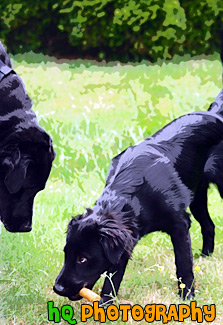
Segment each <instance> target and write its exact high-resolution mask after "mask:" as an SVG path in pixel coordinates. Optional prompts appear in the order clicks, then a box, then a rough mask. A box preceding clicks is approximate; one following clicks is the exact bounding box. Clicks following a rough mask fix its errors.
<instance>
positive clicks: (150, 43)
mask: <svg viewBox="0 0 223 325" xmlns="http://www.w3.org/2000/svg"><path fill="white" fill-rule="evenodd" d="M0 10H1V12H2V19H1V22H0V38H2V39H3V40H4V41H5V42H6V44H7V45H8V46H9V49H10V51H12V52H13V53H15V52H18V50H23V51H29V50H33V51H42V52H43V53H47V54H51V55H52V54H54V55H69V56H72V57H74V58H77V57H82V58H84V57H85V58H86V57H88V58H97V59H106V60H120V61H123V62H125V61H129V60H136V61H138V60H142V59H149V60H151V61H156V60H157V59H158V58H161V59H163V58H164V59H166V58H172V57H173V55H174V54H178V55H183V54H185V53H189V54H191V55H198V54H201V53H204V54H210V53H213V51H216V50H217V51H218V50H219V48H220V36H219V30H220V24H221V18H220V17H221V15H222V11H223V3H222V1H221V0H212V1H210V0H204V1H202V2H200V1H199V0H194V1H193V2H191V1H186V0H181V1H179V0H165V1H163V0H137V1H136V0H91V1H89V0H82V1H73V0H66V1H62V0H58V1H57V2H54V1H50V0H42V1H40V0H36V1H35V2H33V3H32V6H30V3H29V2H28V1H26V0H16V1H12V0H11V1H10V0H9V1H6V0H2V1H1V2H0Z"/></svg>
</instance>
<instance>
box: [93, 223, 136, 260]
mask: <svg viewBox="0 0 223 325" xmlns="http://www.w3.org/2000/svg"><path fill="white" fill-rule="evenodd" d="M99 236H100V243H101V245H102V247H103V250H104V253H105V256H106V257H107V259H108V260H109V262H110V263H111V264H113V265H115V264H118V263H119V261H120V259H121V257H122V256H123V255H124V254H127V255H128V256H129V257H130V256H131V252H132V250H133V247H134V245H135V240H134V238H133V237H132V235H131V232H130V231H129V230H128V229H127V228H126V227H125V226H124V225H123V224H121V223H120V224H118V223H117V221H116V220H115V218H114V219H113V218H111V219H107V218H106V220H104V221H103V222H100V225H99Z"/></svg>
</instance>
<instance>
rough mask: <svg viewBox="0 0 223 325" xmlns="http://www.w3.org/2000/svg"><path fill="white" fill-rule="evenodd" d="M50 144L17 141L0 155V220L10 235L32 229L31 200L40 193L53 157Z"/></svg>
mask: <svg viewBox="0 0 223 325" xmlns="http://www.w3.org/2000/svg"><path fill="white" fill-rule="evenodd" d="M49 141H50V142H51V139H50V138H49ZM50 142H49V144H48V145H46V144H44V143H42V142H40V143H38V142H33V141H30V142H28V141H17V143H11V144H8V145H6V146H4V148H3V149H2V151H1V153H0V220H1V221H2V222H3V224H4V226H5V228H6V229H7V230H8V231H10V232H27V231H30V230H31V229H32V214H33V201H34V197H35V195H36V194H37V193H38V192H39V191H41V190H43V189H44V187H45V183H46V181H47V179H48V177H49V173H50V170H51V166H52V161H53V159H54V157H55V154H54V151H53V148H52V145H51V144H50Z"/></svg>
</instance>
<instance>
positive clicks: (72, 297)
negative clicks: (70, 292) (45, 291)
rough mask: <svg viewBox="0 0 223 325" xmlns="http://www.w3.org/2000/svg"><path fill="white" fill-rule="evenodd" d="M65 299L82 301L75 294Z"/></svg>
mask: <svg viewBox="0 0 223 325" xmlns="http://www.w3.org/2000/svg"><path fill="white" fill-rule="evenodd" d="M67 298H68V299H70V300H72V301H77V300H80V299H82V297H81V296H80V295H79V294H77V295H76V296H69V297H67Z"/></svg>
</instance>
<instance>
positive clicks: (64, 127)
mask: <svg viewBox="0 0 223 325" xmlns="http://www.w3.org/2000/svg"><path fill="white" fill-rule="evenodd" d="M47 59H48V58H44V57H42V56H38V55H32V56H30V55H27V56H25V57H24V56H23V58H21V57H20V56H15V57H14V60H13V61H14V62H13V63H14V66H15V69H16V71H17V72H18V73H19V74H20V75H21V76H22V78H23V80H24V81H25V84H26V88H27V90H28V93H29V94H30V96H31V98H32V99H33V103H34V106H33V109H34V110H35V112H36V113H37V115H38V119H39V121H40V124H41V125H42V126H43V127H44V128H45V129H46V130H47V131H48V132H49V133H50V134H51V135H52V137H53V140H54V147H55V150H56V152H57V157H56V160H55V162H54V166H53V169H52V173H51V176H50V179H49V181H48V183H47V186H46V189H45V190H44V191H43V192H41V193H39V194H38V195H37V197H36V199H35V209H34V216H33V230H32V232H31V233H28V234H10V233H8V232H6V231H5V229H3V226H2V227H1V235H0V247H1V248H0V272H1V273H0V288H1V295H0V324H47V323H49V322H48V321H47V301H49V300H53V301H54V305H56V306H58V307H61V306H62V305H64V304H70V301H69V300H68V299H65V298H62V297H59V296H57V295H56V294H54V293H53V291H52V286H53V284H54V280H55V278H56V276H57V275H58V273H59V271H60V269H61V267H62V264H63V246H64V243H65V231H66V227H67V224H68V221H69V220H70V217H71V215H76V214H78V213H81V212H83V211H84V207H91V206H92V205H93V203H94V202H95V200H96V199H97V198H98V197H99V196H100V193H101V191H102V189H103V187H104V183H105V177H106V174H107V171H108V167H109V164H110V160H111V158H112V157H113V156H115V155H116V154H118V153H119V152H120V151H121V150H123V149H125V148H126V147H127V146H129V145H131V144H134V143H137V142H139V141H141V140H142V139H143V138H144V137H146V136H149V135H151V134H152V133H153V132H155V131H156V130H158V129H159V128H161V127H162V126H163V125H165V124H166V123H167V122H169V121H170V120H172V119H173V118H175V117H178V116H180V115H182V114H184V113H188V112H191V111H195V110H200V109H202V110H206V109H207V108H208V107H209V105H210V103H211V102H212V101H213V99H214V98H215V96H216V95H217V94H218V92H219V90H220V88H221V71H222V68H221V64H220V62H219V61H218V58H217V57H216V56H214V57H208V58H196V60H195V59H193V60H192V59H188V58H186V59H184V60H182V62H180V61H179V60H178V61H176V60H175V61H173V62H169V63H166V62H162V64H159V65H158V64H157V65H149V64H145V63H144V64H139V65H130V64H129V65H127V64H126V65H120V64H118V63H117V64H116V65H113V66H112V65H101V66H100V65H98V64H96V63H94V62H91V63H88V62H81V61H78V62H75V61H73V62H72V61H70V62H66V63H55V62H53V61H51V62H47V61H46V60H47ZM23 60H24V61H23ZM41 60H45V62H42V63H41V64H39V63H38V64H37V63H32V62H41ZM27 62H30V63H27ZM209 207H210V211H211V215H212V216H213V220H214V222H215V224H216V246H215V252H214V254H213V256H212V257H210V258H206V259H204V258H201V257H198V256H199V254H200V249H201V247H202V238H201V234H200V227H199V225H198V223H197V222H196V221H195V220H194V219H193V224H192V228H191V237H192V246H193V255H194V256H195V259H194V263H195V265H198V266H200V270H199V271H198V272H196V275H195V276H196V300H197V303H198V305H199V306H202V305H204V304H212V303H215V304H216V307H217V318H216V320H215V322H214V324H222V323H223V298H222V296H223V289H222V288H223V280H222V279H223V264H222V258H223V240H222V238H223V222H222V221H223V220H222V219H223V218H222V215H221V212H222V208H223V204H222V202H221V200H220V197H219V195H218V193H217V191H216V190H215V188H214V187H212V188H211V190H210V195H209ZM101 286H102V279H100V280H99V282H98V283H97V284H96V286H95V291H96V292H100V289H101ZM125 300H127V301H130V302H131V303H133V304H140V305H142V306H144V305H146V304H151V303H163V304H166V305H169V304H171V303H179V300H178V297H177V284H176V280H175V264H174V254H173V248H172V244H171V241H170V238H169V237H168V236H167V235H166V234H163V233H153V234H149V235H148V236H145V237H144V238H143V239H142V240H141V241H140V242H139V244H138V245H137V246H136V248H135V250H134V252H133V258H132V260H131V261H130V262H129V265H128V268H127V270H126V273H125V277H124V279H123V282H122V284H121V288H120V292H119V301H120V302H123V301H125ZM71 305H72V306H73V307H74V309H75V318H76V319H77V321H79V320H80V302H75V303H71ZM88 323H92V324H93V323H94V322H93V321H89V322H88ZM120 323H121V322H120ZM128 323H129V324H130V323H132V321H131V320H130V319H129V322H128ZM185 323H188V324H190V323H191V322H190V321H185ZM61 324H65V322H64V323H63V322H61ZM66 324H67V323H66ZM171 324H174V322H172V323H171Z"/></svg>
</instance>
